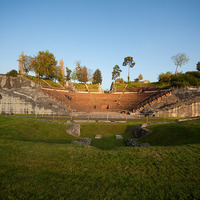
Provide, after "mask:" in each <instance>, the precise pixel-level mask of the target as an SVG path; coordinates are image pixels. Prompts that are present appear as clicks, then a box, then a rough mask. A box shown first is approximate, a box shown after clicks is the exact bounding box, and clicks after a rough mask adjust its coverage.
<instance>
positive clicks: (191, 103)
mask: <svg viewBox="0 0 200 200" xmlns="http://www.w3.org/2000/svg"><path fill="white" fill-rule="evenodd" d="M141 112H143V113H148V112H149V113H153V114H155V115H156V116H158V117H196V116H200V87H188V88H184V89H176V90H174V92H173V93H172V94H171V95H169V96H167V97H163V98H161V99H160V100H158V101H157V102H155V103H152V104H151V105H149V106H147V107H146V108H144V109H143V110H142V111H141Z"/></svg>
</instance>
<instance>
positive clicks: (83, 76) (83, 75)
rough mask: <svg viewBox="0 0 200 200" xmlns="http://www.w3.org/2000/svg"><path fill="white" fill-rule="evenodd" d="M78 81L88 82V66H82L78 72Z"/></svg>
mask: <svg viewBox="0 0 200 200" xmlns="http://www.w3.org/2000/svg"><path fill="white" fill-rule="evenodd" d="M77 77H78V81H80V82H82V83H87V82H88V73H87V67H86V66H84V67H80V69H79V71H78V74H77Z"/></svg>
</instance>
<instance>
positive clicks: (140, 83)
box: [115, 81, 169, 89]
mask: <svg viewBox="0 0 200 200" xmlns="http://www.w3.org/2000/svg"><path fill="white" fill-rule="evenodd" d="M126 84H127V83H115V88H116V89H124V88H125V86H126ZM142 86H143V87H146V86H156V87H158V88H162V87H167V86H169V85H168V84H166V83H162V82H152V83H143V81H138V82H130V83H128V86H127V89H129V88H135V87H142Z"/></svg>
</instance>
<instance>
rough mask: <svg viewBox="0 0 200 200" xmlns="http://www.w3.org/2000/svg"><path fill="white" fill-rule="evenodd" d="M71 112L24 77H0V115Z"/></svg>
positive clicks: (65, 113) (66, 113) (60, 113)
mask: <svg viewBox="0 0 200 200" xmlns="http://www.w3.org/2000/svg"><path fill="white" fill-rule="evenodd" d="M71 112H72V110H71V109H70V108H68V107H66V106H65V105H63V104H62V103H60V102H58V101H56V100H55V99H53V98H51V97H49V96H48V95H46V94H44V93H43V92H42V91H41V90H40V87H39V86H38V85H36V84H35V83H33V82H32V81H30V80H28V79H26V78H24V77H21V76H19V77H7V76H2V75H0V114H59V115H68V114H70V113H71Z"/></svg>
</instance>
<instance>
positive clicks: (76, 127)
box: [66, 124, 81, 137]
mask: <svg viewBox="0 0 200 200" xmlns="http://www.w3.org/2000/svg"><path fill="white" fill-rule="evenodd" d="M66 132H67V133H68V134H70V135H73V136H76V137H79V136H80V135H81V131H80V124H72V125H71V126H70V127H69V128H68V129H66Z"/></svg>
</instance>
